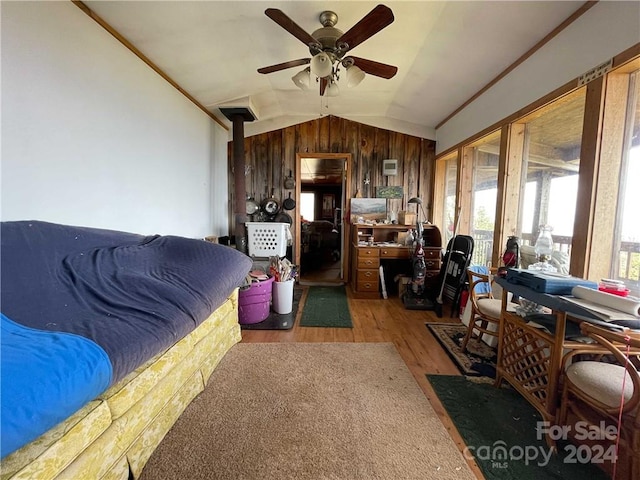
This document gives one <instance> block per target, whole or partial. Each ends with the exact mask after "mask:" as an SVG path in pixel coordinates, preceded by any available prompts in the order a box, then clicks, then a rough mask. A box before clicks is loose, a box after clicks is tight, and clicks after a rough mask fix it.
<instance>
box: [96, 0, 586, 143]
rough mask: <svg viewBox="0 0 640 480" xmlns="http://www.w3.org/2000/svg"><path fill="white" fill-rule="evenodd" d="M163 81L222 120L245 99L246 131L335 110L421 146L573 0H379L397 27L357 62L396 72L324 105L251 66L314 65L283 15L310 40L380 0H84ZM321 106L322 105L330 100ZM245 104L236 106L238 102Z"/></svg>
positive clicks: (363, 50)
mask: <svg viewBox="0 0 640 480" xmlns="http://www.w3.org/2000/svg"><path fill="white" fill-rule="evenodd" d="M85 3H86V4H87V5H88V6H89V8H91V9H92V10H93V11H94V12H95V13H97V14H98V15H99V16H100V17H102V19H103V20H105V21H106V22H107V23H108V24H109V25H111V26H112V27H113V28H114V29H115V30H117V31H118V32H119V33H120V34H121V35H123V36H124V37H125V38H126V39H127V40H128V41H129V42H130V43H132V44H133V45H134V46H135V47H136V48H138V49H139V50H140V51H141V52H142V53H143V54H144V55H146V56H147V57H148V58H149V59H150V60H151V61H152V62H154V63H155V64H156V65H157V66H158V67H159V68H160V69H161V70H163V71H164V72H165V73H166V74H167V75H168V76H169V77H171V78H172V79H173V80H174V81H175V82H177V83H178V85H180V86H181V87H182V88H183V89H184V90H186V91H187V92H188V93H189V94H190V95H192V96H193V97H194V98H195V99H196V100H197V101H198V102H200V103H201V104H202V105H204V106H206V107H207V108H208V109H209V110H210V111H212V112H214V113H217V116H218V118H219V119H220V120H222V121H223V122H224V123H226V124H227V125H229V126H230V122H229V121H228V120H227V119H226V118H224V116H222V115H221V114H220V113H219V111H218V110H217V106H219V105H223V104H234V102H236V101H238V99H244V100H243V101H246V98H247V97H248V98H249V99H250V101H251V103H252V104H253V105H254V107H255V109H256V113H257V114H258V121H257V122H252V123H248V124H246V126H245V134H246V135H252V134H255V133H259V132H264V131H270V130H274V129H277V128H282V127H284V126H287V125H292V124H295V123H299V122H302V121H306V120H310V119H313V118H317V117H318V116H319V115H321V114H331V115H336V116H339V117H342V118H347V119H351V120H355V121H359V122H362V123H366V124H369V125H374V126H378V127H382V128H389V129H392V130H396V131H399V132H403V133H408V134H412V135H417V136H421V137H425V138H435V126H436V125H437V124H438V123H440V122H441V121H442V120H444V119H445V118H446V117H447V115H449V114H450V113H452V112H453V111H454V110H455V109H456V108H457V107H459V106H460V105H461V104H463V103H464V102H465V101H466V100H468V99H469V98H470V97H471V96H472V95H474V94H475V93H476V92H477V91H478V90H480V89H481V88H482V87H483V86H484V85H486V84H487V83H488V82H490V81H491V80H492V79H493V78H495V77H496V76H497V75H498V74H499V73H501V72H502V71H503V70H504V69H506V68H507V67H508V66H509V65H511V64H512V63H513V62H515V61H516V60H517V59H518V58H519V57H520V56H521V55H523V54H524V53H525V52H526V51H528V50H529V49H530V48H531V47H533V46H534V45H535V44H536V43H538V42H539V41H540V40H541V39H542V38H543V37H545V36H546V35H547V34H548V33H549V32H550V31H552V30H553V29H554V28H555V27H556V26H558V25H559V24H560V23H562V22H563V21H564V20H565V19H566V18H567V17H569V16H570V15H571V14H572V13H573V12H574V11H576V10H577V9H578V8H580V6H581V5H582V3H583V2H580V1H512V2H509V1H453V2H437V1H412V2H406V1H386V2H385V5H387V6H388V7H390V8H391V9H392V11H393V13H394V16H395V21H394V22H393V23H392V24H391V25H390V26H388V27H387V28H385V29H384V30H382V31H381V32H379V33H378V34H376V35H375V36H373V37H371V38H370V39H368V40H367V41H365V42H364V43H362V44H361V45H359V46H357V47H355V48H354V49H353V51H352V53H353V54H354V55H356V56H358V57H363V58H367V59H370V60H375V61H378V62H382V63H387V64H391V65H395V66H397V67H398V73H397V74H396V76H395V77H394V78H392V79H390V80H385V79H381V78H378V77H374V76H371V75H368V76H367V78H365V80H364V81H363V82H362V83H361V84H360V85H358V86H357V87H355V88H352V89H347V87H346V86H345V85H342V86H341V94H340V96H339V97H337V98H330V99H328V100H327V99H324V100H322V99H321V98H320V96H319V94H318V89H313V90H310V91H306V92H303V91H301V90H299V89H298V88H297V87H296V86H295V85H294V84H293V82H292V81H291V77H292V76H293V75H294V74H295V73H297V72H298V71H300V70H301V69H302V68H303V67H295V68H291V69H288V70H283V71H280V72H276V73H271V74H268V75H263V74H259V73H257V71H256V70H257V69H258V68H260V67H265V66H268V65H272V64H277V63H282V62H285V61H289V60H295V59H300V58H307V57H309V50H308V48H306V47H305V45H303V44H302V43H301V42H300V41H299V40H298V39H296V38H295V37H293V36H292V35H290V34H289V33H288V32H287V31H285V30H284V29H283V28H281V27H280V26H279V25H277V24H276V23H275V22H273V21H272V20H271V19H269V18H268V17H267V16H266V15H265V14H264V10H265V9H266V8H278V9H280V10H282V11H283V12H284V13H285V14H286V15H287V16H289V17H290V18H291V19H292V20H293V21H294V22H295V23H297V24H298V25H299V26H300V27H302V28H303V29H304V30H306V31H307V32H309V33H311V32H313V31H314V30H316V29H317V28H319V27H321V25H320V23H319V21H318V16H319V14H320V13H321V12H322V11H324V10H333V11H334V12H336V13H337V14H338V23H337V25H336V27H337V28H339V29H340V30H342V31H344V32H346V31H347V30H348V29H349V28H350V27H351V26H352V25H354V24H355V23H356V22H357V21H358V20H360V19H361V18H362V17H363V16H364V15H366V14H367V13H368V12H369V11H371V10H372V9H373V8H374V7H375V6H376V4H377V2H368V1H354V2H345V1H341V2H336V1H332V2H317V1H288V2H270V1H269V2H267V1H259V2H256V1H253V2H250V1H226V2H220V1H196V2H187V1H171V2H166V1H141V2H137V1H136V2H134V1H123V2H115V1H86V2H85ZM327 101H328V104H327ZM237 103H241V102H237Z"/></svg>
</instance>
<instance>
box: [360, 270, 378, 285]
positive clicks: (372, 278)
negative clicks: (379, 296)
mask: <svg viewBox="0 0 640 480" xmlns="http://www.w3.org/2000/svg"><path fill="white" fill-rule="evenodd" d="M356 275H357V280H358V283H360V282H373V283H375V284H376V285H378V277H379V275H380V271H379V270H358V273H357V274H356Z"/></svg>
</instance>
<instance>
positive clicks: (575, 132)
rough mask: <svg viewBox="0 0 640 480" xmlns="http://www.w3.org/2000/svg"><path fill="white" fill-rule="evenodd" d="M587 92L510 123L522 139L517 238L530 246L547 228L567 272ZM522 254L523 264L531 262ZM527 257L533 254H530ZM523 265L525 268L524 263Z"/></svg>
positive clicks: (579, 93)
mask: <svg viewBox="0 0 640 480" xmlns="http://www.w3.org/2000/svg"><path fill="white" fill-rule="evenodd" d="M585 93H586V88H585V87H583V88H580V89H578V90H576V91H574V92H572V93H570V94H567V95H565V96H564V97H562V98H560V99H558V100H556V101H554V102H553V103H552V104H550V105H548V106H546V107H543V108H541V109H539V110H537V111H535V112H533V113H532V114H530V115H528V116H527V117H525V118H522V119H520V120H519V121H517V122H515V123H514V128H515V129H516V131H517V133H518V134H521V135H523V142H522V151H521V152H516V154H517V155H520V156H521V157H522V165H523V169H522V171H523V176H522V179H521V183H522V184H523V185H522V186H521V191H522V192H523V193H524V195H522V196H521V200H520V205H519V212H520V214H519V216H518V230H519V236H521V237H522V242H523V244H524V245H534V244H535V241H536V238H537V236H538V231H539V227H540V225H549V226H551V227H552V229H553V230H552V232H551V234H552V236H553V240H554V250H555V251H556V252H557V253H556V254H555V256H556V259H557V261H558V262H559V263H561V264H562V266H563V267H564V268H567V269H568V267H569V256H570V251H571V241H572V236H573V226H574V217H575V212H576V200H577V196H578V174H579V170H580V147H581V141H582V124H583V117H584V109H585ZM527 252H528V250H527V249H526V248H524V249H523V262H525V263H529V261H531V260H534V259H532V258H529V257H530V255H529V256H527V255H526V253H527ZM529 254H532V253H531V252H529ZM523 266H525V267H526V266H527V265H526V264H525V265H523Z"/></svg>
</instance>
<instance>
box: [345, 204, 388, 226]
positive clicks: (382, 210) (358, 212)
mask: <svg viewBox="0 0 640 480" xmlns="http://www.w3.org/2000/svg"><path fill="white" fill-rule="evenodd" d="M386 218H387V199H386V198H352V199H351V222H352V223H358V222H359V221H360V219H362V221H375V220H385V219H386Z"/></svg>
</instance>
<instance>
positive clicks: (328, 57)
mask: <svg viewBox="0 0 640 480" xmlns="http://www.w3.org/2000/svg"><path fill="white" fill-rule="evenodd" d="M264 13H265V15H266V16H267V17H269V18H270V19H271V20H273V21H274V22H276V23H277V24H278V25H280V26H281V27H282V28H284V29H285V30H286V31H287V32H289V33H290V34H291V35H293V36H294V37H296V38H297V39H298V40H300V41H301V42H302V43H304V44H305V45H306V46H307V47H309V53H310V54H311V58H301V59H298V60H290V61H288V62H284V63H278V64H276V65H271V66H268V67H263V68H259V69H258V73H265V74H266V73H273V72H279V71H280V70H285V69H287V68H292V67H298V66H301V65H307V64H309V67H307V68H305V69H304V70H302V71H301V72H299V73H298V74H296V75H294V76H293V78H292V80H293V82H294V83H295V84H296V85H297V86H298V87H300V88H301V89H303V90H306V89H307V88H308V87H309V83H310V73H313V74H314V75H315V76H316V77H318V79H319V83H320V95H321V96H323V95H325V92H326V94H327V96H336V95H338V92H339V90H338V86H337V84H336V80H337V79H338V78H339V73H340V66H343V67H344V68H345V70H346V71H347V85H348V86H350V87H351V86H355V85H357V84H358V83H360V82H361V81H362V80H363V79H364V77H365V73H368V74H370V75H374V76H376V77H381V78H386V79H389V78H392V77H393V76H394V75H395V74H396V72H397V71H398V67H394V66H392V65H387V64H384V63H379V62H375V61H373V60H367V59H366V58H360V57H354V56H353V55H347V52H349V51H350V50H352V49H353V48H355V47H357V46H358V45H360V44H361V43H362V42H364V41H365V40H367V39H368V38H371V37H372V36H374V35H375V34H376V33H378V32H379V31H380V30H382V29H383V28H385V27H387V26H389V25H390V24H391V23H393V20H394V17H393V12H392V11H391V9H390V8H389V7H387V6H385V5H378V6H377V7H375V8H374V9H373V10H371V11H370V12H369V13H368V14H366V15H365V16H364V17H363V18H362V19H361V20H360V21H359V22H358V23H356V24H355V25H354V26H353V27H351V28H350V29H349V30H347V32H346V33H343V32H342V31H341V30H339V29H337V28H335V25H336V23H337V22H338V15H337V14H336V13H335V12H332V11H324V12H322V13H321V14H320V17H319V19H320V23H321V24H322V28H319V29H317V30H316V31H314V32H313V33H312V34H309V33H307V32H306V31H304V30H303V29H302V28H301V27H300V26H299V25H297V24H296V23H295V22H294V21H293V20H291V19H290V18H289V17H288V16H287V15H286V14H285V13H284V12H282V11H281V10H278V9H277V8H268V9H266V10H265V12H264Z"/></svg>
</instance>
